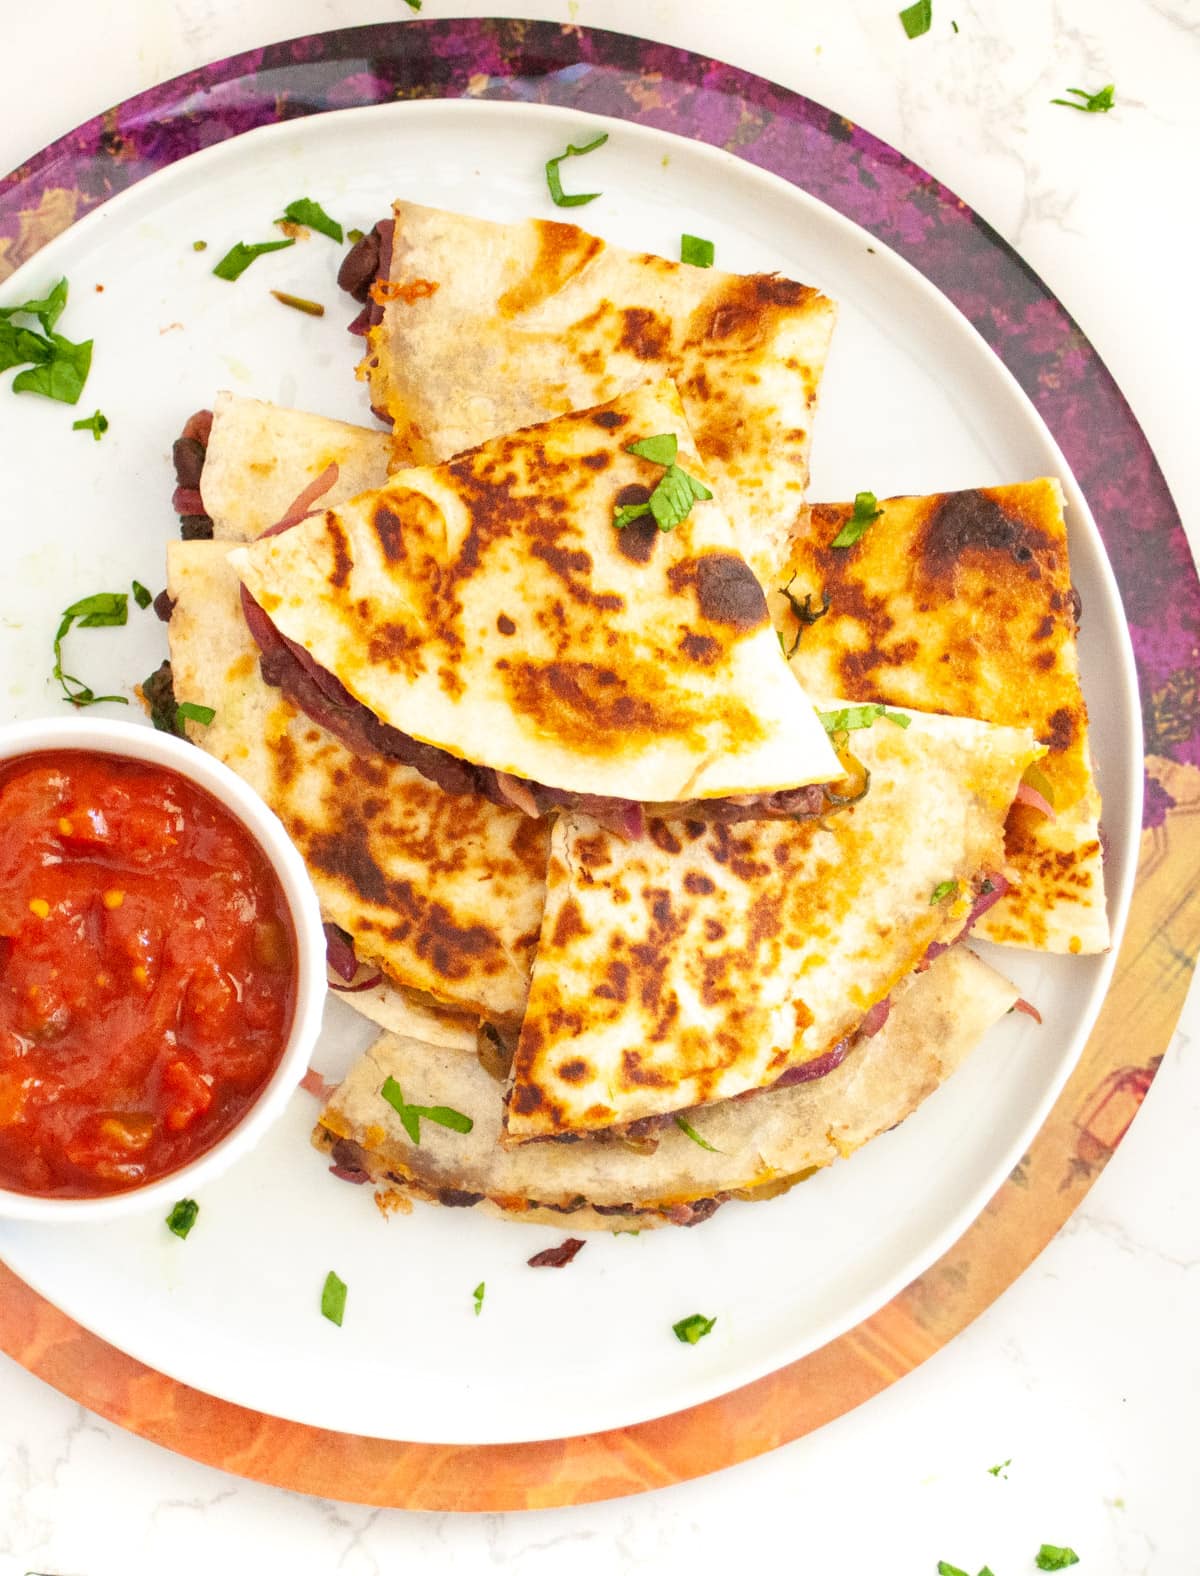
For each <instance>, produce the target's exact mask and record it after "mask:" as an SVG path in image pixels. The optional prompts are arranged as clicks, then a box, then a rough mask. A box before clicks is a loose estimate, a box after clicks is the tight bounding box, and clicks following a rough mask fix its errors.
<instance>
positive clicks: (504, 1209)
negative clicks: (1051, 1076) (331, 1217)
mask: <svg viewBox="0 0 1200 1576" xmlns="http://www.w3.org/2000/svg"><path fill="white" fill-rule="evenodd" d="M1016 1000H1017V991H1016V989H1015V987H1013V986H1012V985H1010V984H1009V983H1008V981H1007V980H1004V979H1002V978H1001V977H1000V975H998V974H996V973H995V972H994V971H993V970H992V969H990V968H988V967H987V965H986V964H984V963H982V962H980V960H979V959H978V958H977V957H976V956H975V955H974V954H973V953H972V952H970V951H968V949H967V948H966V947H961V946H960V947H954V948H952V949H951V950H950V951H949V952H947V953H944V954H943V955H942V956H941V957H939V958H938V959H937V960H936V961H935V962H934V963H932V964H931V965H930V967H929V969H928V970H927V971H926V972H925V973H924V974H919V975H914V976H912V977H911V978H910V979H909V980H907V981H906V982H904V983H903V984H902V985H900V986H899V987H898V988H897V991H896V995H895V1000H894V1003H893V1006H892V1010H891V1013H890V1015H889V1017H888V1020H887V1022H886V1023H885V1024H884V1026H883V1028H882V1029H880V1031H879V1033H878V1034H876V1035H874V1036H873V1037H872V1038H870V1039H864V1040H861V1041H860V1042H859V1043H858V1044H857V1045H856V1046H855V1047H854V1049H853V1050H852V1051H851V1052H850V1054H849V1055H848V1056H847V1058H846V1060H845V1061H844V1062H842V1064H841V1065H840V1066H839V1067H837V1068H835V1069H834V1070H833V1071H832V1072H831V1073H829V1074H827V1075H826V1076H825V1077H824V1078H821V1079H819V1080H817V1081H816V1082H814V1083H808V1084H797V1085H795V1086H794V1087H792V1088H789V1089H775V1090H767V1091H763V1092H762V1093H759V1094H756V1095H754V1096H752V1097H751V1098H749V1099H742V1100H726V1101H723V1102H721V1103H719V1104H716V1105H712V1106H709V1107H707V1108H706V1109H705V1110H704V1111H702V1112H695V1113H692V1115H693V1116H694V1120H695V1130H696V1131H697V1132H698V1133H699V1134H700V1136H701V1137H702V1138H703V1139H704V1141H705V1143H708V1144H711V1145H712V1148H711V1149H705V1148H703V1147H702V1146H701V1145H700V1144H698V1143H696V1142H695V1141H694V1140H693V1139H690V1138H688V1137H687V1135H686V1134H685V1133H684V1132H683V1130H682V1129H681V1128H679V1127H677V1126H675V1125H674V1124H671V1125H669V1126H667V1127H666V1128H664V1129H663V1131H662V1134H661V1137H660V1138H659V1142H658V1146H657V1148H656V1149H654V1151H653V1152H652V1153H644V1152H638V1151H637V1150H635V1149H634V1148H632V1147H631V1146H630V1145H628V1144H626V1143H624V1142H623V1141H621V1140H620V1139H613V1138H605V1137H594V1138H588V1139H585V1140H584V1141H582V1142H580V1143H575V1144H525V1145H522V1146H520V1147H519V1148H516V1149H513V1148H506V1147H504V1146H503V1144H502V1143H501V1142H500V1140H501V1136H502V1117H503V1095H502V1089H501V1085H500V1083H499V1082H498V1081H497V1080H496V1079H495V1078H494V1077H492V1076H491V1075H490V1074H489V1073H488V1072H487V1071H485V1070H484V1068H483V1066H482V1065H481V1064H480V1062H479V1061H478V1059H477V1058H476V1057H474V1056H471V1055H468V1054H464V1053H463V1052H462V1051H454V1050H446V1049H441V1050H438V1049H435V1048H434V1047H432V1046H429V1045H425V1044H422V1043H421V1042H420V1041H419V1040H415V1039H412V1038H397V1037H395V1036H385V1037H384V1038H383V1039H381V1040H379V1041H378V1042H377V1043H376V1044H375V1045H373V1046H372V1047H371V1049H370V1050H368V1051H367V1052H366V1054H365V1055H364V1056H363V1057H362V1058H361V1059H360V1060H359V1062H358V1063H357V1064H356V1065H355V1066H354V1067H353V1068H352V1069H351V1072H350V1074H349V1076H348V1077H347V1079H346V1080H345V1082H344V1083H343V1084H342V1085H341V1086H340V1088H339V1089H338V1090H337V1091H336V1093H335V1094H334V1095H333V1097H332V1099H331V1100H330V1102H329V1104H328V1106H327V1107H326V1109H325V1110H324V1111H323V1112H322V1115H321V1119H320V1124H319V1125H318V1127H317V1129H316V1131H315V1132H314V1135H313V1140H314V1143H316V1145H317V1147H318V1148H320V1149H322V1150H324V1151H326V1152H330V1153H331V1154H332V1158H333V1159H334V1160H335V1162H337V1163H339V1164H341V1165H342V1166H343V1167H345V1168H347V1169H348V1170H350V1171H352V1172H353V1171H361V1172H365V1173H366V1174H367V1175H368V1176H369V1177H370V1179H371V1180H372V1181H373V1182H374V1183H375V1184H376V1185H377V1187H379V1188H380V1189H381V1191H382V1192H383V1193H384V1194H385V1195H386V1194H389V1193H392V1194H400V1195H402V1196H406V1195H411V1196H414V1197H417V1198H423V1199H427V1200H429V1201H430V1202H435V1203H444V1204H450V1205H456V1206H460V1207H461V1206H466V1205H477V1204H478V1205H482V1206H483V1207H484V1208H485V1209H487V1210H489V1211H490V1212H493V1213H499V1214H503V1215H507V1216H510V1217H513V1218H518V1219H521V1220H524V1221H549V1222H550V1223H552V1224H553V1223H558V1224H561V1225H563V1226H565V1227H569V1228H570V1230H572V1231H576V1230H579V1229H581V1228H582V1229H585V1230H588V1229H597V1230H606V1231H613V1230H630V1229H634V1228H637V1227H641V1226H655V1225H662V1224H664V1223H665V1222H666V1221H668V1220H670V1219H672V1217H673V1218H674V1219H675V1220H676V1221H677V1222H678V1223H680V1224H685V1223H689V1222H691V1221H694V1220H696V1219H701V1218H704V1214H705V1213H706V1211H705V1210H703V1209H701V1210H697V1209H696V1208H695V1207H694V1206H695V1205H696V1203H697V1201H711V1202H713V1203H714V1204H715V1203H716V1202H720V1201H723V1200H724V1199H725V1198H727V1197H728V1196H729V1195H730V1194H733V1193H737V1194H738V1195H739V1196H746V1195H749V1196H751V1197H753V1196H759V1197H770V1196H772V1195H773V1194H774V1193H775V1192H778V1191H782V1190H783V1188H784V1187H785V1186H786V1185H788V1184H790V1183H791V1182H795V1181H799V1180H800V1179H801V1178H803V1177H805V1176H807V1175H809V1174H810V1173H811V1172H812V1171H814V1170H815V1169H817V1168H818V1167H820V1166H826V1165H828V1164H829V1163H830V1162H831V1161H833V1160H836V1159H838V1158H839V1157H845V1156H848V1155H850V1154H851V1153H853V1151H854V1150H856V1149H858V1148H860V1147H861V1145H863V1144H865V1143H866V1142H867V1141H868V1140H869V1139H871V1138H874V1137H875V1136H876V1135H877V1134H880V1133H884V1132H886V1131H887V1130H888V1129H889V1128H892V1127H895V1126H896V1124H897V1123H898V1122H901V1121H903V1120H904V1119H905V1117H907V1116H909V1115H910V1114H911V1113H912V1112H913V1111H914V1110H915V1109H916V1107H917V1106H918V1105H919V1104H920V1103H921V1102H922V1101H923V1100H924V1099H926V1098H927V1097H928V1096H929V1095H930V1094H932V1093H933V1091H934V1090H935V1089H936V1088H937V1087H938V1085H939V1084H941V1083H943V1082H944V1081H945V1080H946V1079H947V1078H948V1077H949V1076H950V1074H951V1073H952V1072H954V1070H955V1069H956V1068H957V1067H958V1066H959V1065H960V1064H961V1063H962V1061H963V1060H964V1059H965V1058H966V1056H967V1054H968V1052H969V1051H971V1050H972V1049H973V1047H974V1046H975V1045H976V1044H977V1043H978V1041H979V1040H980V1039H981V1038H982V1036H983V1034H984V1033H985V1032H986V1031H987V1029H988V1028H990V1027H991V1025H992V1024H994V1023H996V1022H998V1021H999V1019H1000V1018H1002V1017H1003V1016H1004V1014H1005V1013H1006V1012H1008V1011H1009V1010H1010V1008H1011V1007H1012V1006H1013V1004H1014V1003H1015V1002H1016ZM389 1077H391V1078H394V1079H395V1080H396V1081H397V1083H399V1085H400V1087H401V1089H402V1090H403V1092H404V1096H405V1098H406V1099H407V1100H408V1101H410V1102H411V1103H413V1104H421V1105H445V1106H450V1107H451V1108H452V1109H454V1110H456V1111H460V1112H462V1113H463V1114H464V1115H468V1116H470V1117H471V1119H472V1121H473V1123H474V1126H473V1127H472V1129H471V1132H470V1133H469V1134H462V1133H456V1132H453V1131H451V1130H449V1129H447V1128H444V1127H439V1126H437V1125H436V1124H435V1123H432V1122H422V1123H421V1126H420V1137H421V1143H420V1147H419V1148H417V1147H415V1146H414V1145H413V1144H412V1143H411V1141H410V1140H409V1138H408V1137H407V1135H406V1134H405V1132H404V1129H403V1127H402V1126H401V1124H400V1119H399V1117H398V1116H397V1114H396V1112H395V1111H394V1110H393V1108H392V1107H391V1106H390V1105H389V1104H388V1103H387V1101H385V1100H384V1099H383V1098H382V1096H381V1095H380V1089H381V1088H382V1086H383V1083H384V1081H385V1079H387V1078H389ZM681 1206H692V1207H691V1208H687V1207H684V1208H681ZM600 1211H603V1213H601V1212H600Z"/></svg>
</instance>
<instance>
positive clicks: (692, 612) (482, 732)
mask: <svg viewBox="0 0 1200 1576" xmlns="http://www.w3.org/2000/svg"><path fill="white" fill-rule="evenodd" d="M660 434H672V435H674V436H675V437H676V439H677V440H678V464H679V466H680V467H681V468H682V469H683V470H684V471H685V472H686V473H687V474H688V475H690V476H693V477H694V478H695V479H696V480H697V481H702V479H703V470H702V467H701V462H700V460H699V457H698V456H697V455H696V453H695V450H694V448H693V446H692V443H691V439H690V436H689V434H688V431H687V426H686V422H685V419H684V415H683V411H682V408H681V406H680V403H679V398H678V394H677V393H676V390H675V388H674V386H673V385H672V384H671V383H669V382H661V383H656V384H647V385H645V386H643V387H642V388H639V389H636V390H634V391H633V392H631V393H629V394H625V395H622V396H621V397H620V398H619V399H617V400H614V401H612V402H611V403H610V404H609V405H607V406H605V407H602V408H600V409H596V410H590V411H583V412H574V413H572V414H570V415H566V416H561V417H559V418H557V419H556V420H554V421H551V422H548V423H546V424H544V425H542V426H540V427H530V428H526V429H524V430H523V431H520V432H516V433H509V434H507V435H505V436H502V437H498V438H495V439H493V440H491V441H489V442H488V443H486V444H483V445H481V446H480V447H478V448H475V449H472V450H470V451H469V452H467V453H465V454H460V455H458V456H457V457H456V458H455V459H453V460H451V461H449V462H447V463H446V464H443V465H438V466H432V467H429V468H426V469H421V470H410V471H403V472H400V473H398V474H397V475H396V476H394V477H393V478H392V480H391V482H390V483H389V484H388V486H387V487H386V488H383V489H381V490H380V491H378V492H376V493H366V494H363V495H361V496H360V497H358V498H357V499H354V500H353V501H351V502H350V503H348V504H345V505H343V506H342V507H341V508H339V509H337V510H330V511H327V512H326V513H325V514H324V515H322V516H314V517H312V518H310V519H308V520H305V521H303V522H301V523H300V524H299V525H297V526H295V527H294V528H293V529H292V530H289V531H287V532H285V533H284V534H283V535H279V536H274V537H270V538H264V539H262V540H260V541H258V542H255V543H253V544H252V545H251V546H249V547H245V548H240V549H237V550H236V551H235V552H234V553H233V554H232V555H231V561H232V562H233V563H234V565H235V567H236V568H237V570H238V573H239V574H240V575H241V576H242V578H243V580H244V581H245V583H246V585H247V588H248V589H249V591H250V593H251V595H252V596H253V597H254V598H255V599H256V600H257V601H258V602H259V603H260V605H261V606H262V607H263V608H265V609H266V611H267V612H268V613H269V614H270V616H271V618H272V620H273V621H274V623H275V624H276V626H277V628H278V629H279V630H280V631H281V632H282V633H283V634H284V635H285V636H286V637H287V638H288V639H290V640H293V641H296V642H298V643H299V644H300V645H302V646H304V647H305V649H306V650H307V651H308V652H309V653H310V654H311V655H312V656H313V657H314V658H315V659H316V661H317V662H318V663H319V664H320V665H321V666H322V667H324V668H326V669H327V670H329V671H330V672H331V673H333V674H335V675H336V676H337V678H338V679H339V680H340V681H341V682H342V684H343V685H344V686H345V687H346V688H347V689H348V690H349V691H350V693H351V694H352V695H354V696H355V698H356V699H358V700H360V701H361V702H362V703H363V704H364V705H365V706H367V708H368V709H369V710H370V711H372V712H374V713H375V715H376V716H377V717H379V718H380V719H381V720H382V721H384V722H386V723H388V724H390V725H391V726H392V727H395V728H398V729H399V730H400V731H401V732H403V733H406V734H409V735H411V736H412V737H414V738H417V739H419V740H422V741H424V742H427V743H431V744H435V745H437V746H438V747H440V748H441V749H443V750H446V751H448V752H449V753H450V754H453V755H457V756H460V757H462V758H465V759H467V760H469V761H472V762H474V763H476V764H479V765H481V766H487V767H491V768H493V769H495V770H496V771H500V772H504V773H508V774H511V775H513V776H516V777H521V778H524V779H528V780H532V781H534V782H538V783H544V784H547V785H548V786H550V787H553V788H557V789H564V790H567V791H571V792H578V793H583V794H605V795H608V796H610V797H616V798H633V799H641V800H644V801H678V800H681V799H691V798H709V797H720V796H723V795H725V794H730V793H734V794H741V793H755V792H766V793H770V792H774V791H775V790H777V789H785V788H794V787H797V786H800V785H803V784H806V783H811V782H816V781H827V780H829V779H831V778H833V777H836V776H837V775H838V768H837V763H836V761H835V760H834V757H833V754H832V752H831V750H830V748H829V744H828V741H827V739H826V738H825V734H824V731H823V730H822V729H821V727H820V725H819V724H818V723H817V721H816V719H815V718H814V716H813V712H812V707H811V705H810V704H809V703H808V701H807V700H806V698H805V696H804V693H803V691H802V690H800V689H799V687H798V686H797V685H796V683H795V681H794V679H793V677H792V676H791V675H790V674H789V673H788V671H787V667H786V665H785V664H784V662H783V661H782V660H781V657H780V652H779V647H778V643H777V641H776V639H775V636H774V632H773V631H772V629H771V627H770V622H769V619H768V616H767V608H766V603H765V601H764V599H763V595H762V591H761V589H760V587H759V586H758V584H757V582H756V581H755V579H754V576H753V573H752V572H751V570H750V569H749V567H748V566H747V565H746V563H745V562H744V561H743V560H742V559H741V557H740V556H739V555H738V553H737V551H736V546H735V541H734V537H733V532H732V528H731V526H730V524H729V521H728V519H727V518H726V517H725V515H724V514H723V512H722V511H721V509H720V507H719V505H718V503H717V502H716V501H715V500H700V501H697V502H695V503H694V504H693V505H692V507H691V510H690V512H689V513H688V514H687V516H686V518H684V519H683V520H681V521H680V522H679V523H678V524H676V525H675V526H674V528H673V529H672V530H670V531H667V532H662V531H660V532H657V533H656V535H657V537H658V540H657V541H654V542H653V543H652V551H651V552H650V554H649V555H648V557H647V559H646V561H645V562H642V561H639V560H635V559H631V557H630V555H629V552H628V551H627V550H626V549H625V548H624V547H623V541H624V536H623V532H622V531H621V530H618V529H617V528H616V526H615V525H614V510H615V508H616V507H617V500H618V498H619V497H621V496H622V493H623V491H624V489H626V488H628V487H630V486H634V485H637V486H654V485H657V483H658V482H659V480H660V479H661V478H662V475H663V466H661V465H658V464H655V463H653V462H651V461H649V460H646V459H643V458H640V457H639V456H637V455H634V454H630V453H629V452H628V448H629V445H630V444H631V443H633V442H636V441H639V440H643V439H646V438H650V437H654V436H658V435H660ZM601 459H602V460H603V461H604V463H603V465H600V464H598V463H595V462H598V461H600V460H601Z"/></svg>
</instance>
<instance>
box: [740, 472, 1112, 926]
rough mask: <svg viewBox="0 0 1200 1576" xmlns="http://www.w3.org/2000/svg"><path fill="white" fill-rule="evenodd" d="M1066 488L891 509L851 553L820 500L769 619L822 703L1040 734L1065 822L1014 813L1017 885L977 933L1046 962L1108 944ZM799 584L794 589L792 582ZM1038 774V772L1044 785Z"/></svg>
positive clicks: (836, 511)
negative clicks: (974, 720) (832, 697)
mask: <svg viewBox="0 0 1200 1576" xmlns="http://www.w3.org/2000/svg"><path fill="white" fill-rule="evenodd" d="M1062 504H1063V500H1062V491H1061V489H1060V487H1059V485H1058V483H1057V482H1056V481H1049V480H1040V481H1033V482H1023V483H1019V484H1017V485H1015V486H1010V487H984V488H980V489H977V490H975V491H972V492H957V493H940V494H938V495H936V496H935V497H931V498H887V499H884V500H882V501H881V502H880V504H879V505H878V507H879V508H881V509H882V511H883V513H882V514H881V515H880V517H879V518H878V519H877V520H875V521H873V522H872V524H871V525H870V526H869V527H868V529H867V530H866V532H865V533H864V534H863V536H862V537H861V538H860V539H859V541H858V542H856V543H855V544H854V545H853V546H851V547H847V548H836V547H832V546H831V545H830V544H831V543H832V541H833V540H834V538H835V537H836V536H837V535H838V533H839V531H840V530H841V529H842V527H843V526H844V525H845V523H846V521H847V520H848V519H849V518H850V516H851V515H852V514H853V506H852V505H850V504H834V505H818V506H815V507H814V509H813V519H812V527H811V531H810V532H809V533H807V534H806V535H804V536H803V537H798V538H797V539H796V541H795V542H794V543H793V546H792V552H791V556H790V559H789V562H788V564H787V566H786V568H785V570H784V572H783V575H782V577H781V579H780V581H779V585H780V586H783V585H788V586H789V590H790V592H791V596H792V598H793V599H794V601H795V602H796V603H799V604H800V605H803V604H804V601H805V598H806V597H807V598H808V606H809V609H810V613H811V612H812V611H815V610H817V609H819V608H820V606H821V604H822V602H823V600H824V599H825V598H826V597H828V599H829V610H828V612H827V613H825V614H824V615H823V616H822V617H820V618H819V619H817V621H816V622H815V623H810V624H806V625H804V626H803V627H800V626H798V625H797V621H796V618H795V616H794V613H793V610H792V607H791V605H789V603H788V600H787V598H786V597H785V596H783V594H782V593H781V592H779V591H775V592H774V593H773V594H772V596H771V597H770V603H771V612H772V617H773V618H774V620H775V623H776V627H777V628H778V629H779V631H780V634H781V635H782V637H783V639H784V641H785V642H786V644H787V646H788V648H789V649H790V648H791V647H792V646H793V644H794V643H795V642H796V637H797V634H799V643H798V644H797V645H796V649H795V655H794V656H793V657H792V662H791V666H792V671H793V672H794V673H795V674H796V676H797V677H798V678H799V680H800V682H801V683H802V684H803V685H805V687H806V688H808V689H809V690H810V692H814V693H821V692H828V693H836V694H839V695H847V696H850V697H852V698H853V699H855V700H861V701H881V702H884V703H886V704H888V705H894V706H919V707H921V708H923V709H924V710H927V711H940V712H948V713H950V714H951V715H954V716H968V717H980V718H982V719H983V720H984V721H986V722H995V723H1004V724H1007V725H1009V726H1013V727H1028V728H1032V730H1033V732H1034V734H1035V735H1036V736H1037V738H1038V739H1039V740H1040V741H1041V742H1042V743H1043V744H1044V745H1045V746H1046V754H1045V756H1044V757H1043V758H1042V759H1041V760H1040V761H1039V762H1038V763H1037V764H1038V772H1039V773H1040V774H1042V778H1043V779H1044V781H1045V782H1048V783H1049V785H1050V796H1051V798H1052V802H1053V809H1054V819H1053V820H1049V819H1047V817H1046V816H1045V815H1043V814H1042V813H1040V811H1039V810H1036V809H1033V808H1031V807H1029V806H1027V805H1025V804H1015V805H1014V806H1013V808H1012V811H1011V813H1010V815H1009V820H1008V827H1007V831H1006V835H1005V842H1006V851H1007V857H1008V860H1009V863H1010V864H1011V866H1012V868H1013V870H1014V871H1015V872H1016V874H1017V875H1018V876H1019V878H1020V879H1019V884H1017V885H1016V886H1014V888H1013V889H1012V891H1011V892H1009V893H1008V894H1007V896H1006V897H1005V898H1004V899H1003V901H1002V902H1000V903H998V904H997V905H996V907H995V908H993V909H990V910H989V911H988V913H987V914H985V915H984V916H983V917H982V919H981V921H980V924H979V928H978V930H977V931H976V934H977V935H979V936H980V937H986V938H987V939H988V940H989V941H998V942H1002V943H1004V944H1006V945H1010V946H1020V947H1037V948H1040V949H1042V950H1044V951H1048V952H1067V953H1076V952H1103V951H1104V950H1105V949H1106V948H1107V947H1108V945H1109V940H1110V937H1109V928H1108V917H1107V914H1106V911H1105V902H1104V862H1103V855H1102V852H1101V845H1100V831H1099V818H1100V795H1099V793H1098V792H1097V789H1096V783H1095V779H1094V777H1093V775H1092V765H1091V754H1090V751H1089V749H1088V738H1087V708H1086V706H1085V705H1084V701H1083V695H1082V693H1081V691H1080V687H1079V661H1078V655H1077V651H1076V645H1075V635H1076V629H1077V624H1076V609H1077V606H1078V603H1077V601H1076V599H1075V595H1074V593H1073V591H1072V589H1071V570H1070V563H1069V560H1068V555H1067V533H1066V526H1065V524H1064V521H1063V507H1062ZM789 582H790V584H789ZM1039 780H1041V779H1038V778H1037V777H1036V774H1035V785H1036V783H1037V781H1039Z"/></svg>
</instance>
